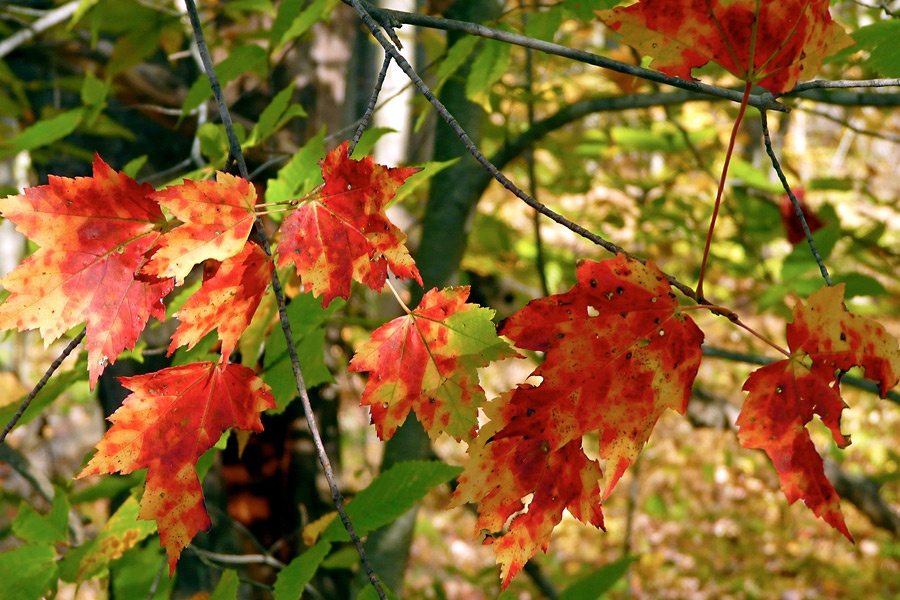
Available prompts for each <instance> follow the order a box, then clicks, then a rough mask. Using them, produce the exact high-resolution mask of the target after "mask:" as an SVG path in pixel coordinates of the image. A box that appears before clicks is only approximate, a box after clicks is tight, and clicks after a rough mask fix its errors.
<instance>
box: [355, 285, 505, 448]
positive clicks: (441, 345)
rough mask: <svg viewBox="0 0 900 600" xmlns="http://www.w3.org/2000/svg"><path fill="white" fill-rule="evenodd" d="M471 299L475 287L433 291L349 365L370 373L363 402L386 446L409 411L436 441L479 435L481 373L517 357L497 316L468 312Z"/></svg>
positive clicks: (474, 308)
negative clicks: (496, 321) (445, 436)
mask: <svg viewBox="0 0 900 600" xmlns="http://www.w3.org/2000/svg"><path fill="white" fill-rule="evenodd" d="M468 297H469V287H468V286H465V287H456V288H446V289H443V290H440V291H438V290H437V289H432V290H431V291H429V292H428V293H426V294H425V296H424V297H423V298H422V301H421V302H420V303H419V306H418V308H416V309H415V310H414V311H412V312H411V313H410V314H408V315H407V316H405V317H399V318H397V319H394V320H393V321H391V322H390V323H386V324H385V325H382V326H381V327H379V328H378V329H377V330H375V331H374V332H373V333H372V337H371V339H370V340H369V341H367V342H366V343H365V344H363V346H361V347H360V348H359V350H357V352H356V354H355V355H354V357H353V360H352V361H350V371H358V372H365V371H368V372H369V381H368V383H367V384H366V389H365V391H364V392H363V395H362V400H361V401H360V402H361V404H363V405H364V406H368V407H369V411H370V414H371V416H372V422H373V423H374V424H375V430H376V431H377V433H378V437H379V438H381V439H383V440H384V439H389V438H390V437H391V436H392V435H394V431H396V429H397V427H399V426H400V425H402V424H403V422H404V421H405V420H406V417H407V415H408V414H409V411H410V409H412V410H414V411H415V413H416V416H417V417H418V419H419V421H420V422H421V423H422V425H423V427H424V428H425V430H426V431H427V432H428V434H429V435H430V436H431V437H432V438H436V437H437V436H438V435H439V434H440V433H441V432H446V433H448V434H449V435H451V436H453V437H454V438H456V439H457V440H466V441H469V440H471V439H472V437H473V436H474V435H475V430H476V429H477V427H478V414H477V411H478V407H479V406H481V405H482V404H484V402H485V397H484V390H483V389H482V388H481V386H480V385H478V372H477V369H478V368H480V367H485V366H487V365H488V364H490V362H491V361H494V360H502V359H504V358H510V357H513V356H516V353H515V352H514V351H513V350H512V348H510V347H509V345H508V344H507V343H506V342H504V341H503V340H501V339H500V338H499V337H498V336H497V331H496V329H495V328H494V324H493V323H492V322H491V317H493V315H494V311H492V310H490V309H487V308H482V307H480V306H477V305H474V304H466V300H467V299H468Z"/></svg>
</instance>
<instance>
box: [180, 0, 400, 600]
mask: <svg viewBox="0 0 900 600" xmlns="http://www.w3.org/2000/svg"><path fill="white" fill-rule="evenodd" d="M185 3H186V5H187V9H188V15H189V16H190V19H191V27H192V28H193V30H194V37H195V38H196V41H197V48H198V50H199V51H200V56H201V57H202V58H203V66H204V68H205V69H206V75H207V77H208V78H209V85H210V87H211V88H212V91H213V95H214V96H215V98H216V104H217V105H218V107H219V113H220V115H221V117H222V123H223V124H224V125H225V131H226V132H227V135H228V144H229V158H230V159H232V160H235V161H236V162H237V165H238V169H239V171H240V174H241V176H242V177H244V178H245V179H247V178H248V177H249V175H248V173H247V164H246V162H245V161H244V155H243V153H242V152H241V145H240V142H239V141H238V139H237V134H236V133H235V131H234V125H233V123H232V120H231V114H230V112H229V110H228V105H227V104H226V103H225V97H224V96H223V94H222V87H221V85H219V80H218V77H216V71H215V67H214V66H213V64H212V58H211V57H210V54H209V48H208V47H207V45H206V38H205V36H204V35H203V28H202V26H201V25H200V16H199V15H198V14H197V6H196V4H195V3H194V0H185ZM255 231H256V235H257V238H258V239H259V243H260V245H261V246H262V248H263V250H265V252H266V255H267V256H272V248H271V247H270V246H269V239H268V237H267V236H266V231H265V228H264V227H263V224H262V221H261V220H260V218H259V216H258V215H257V217H256V222H255ZM272 291H273V292H274V294H275V301H276V303H277V305H278V315H279V317H280V320H281V329H282V331H283V332H284V337H285V340H286V342H287V348H288V353H289V355H290V358H291V368H292V370H293V372H294V379H295V380H296V382H297V391H298V392H299V393H300V402H301V404H302V406H303V413H304V415H305V416H306V422H307V424H308V425H309V431H310V434H311V435H312V438H313V443H314V444H315V446H316V454H317V455H318V457H319V462H321V463H322V469H323V470H324V472H325V479H326V480H327V481H328V487H329V489H330V491H331V500H332V502H333V503H334V507H335V509H336V510H337V512H338V515H339V516H340V518H341V522H342V523H343V525H344V528H345V529H346V530H347V533H348V534H349V535H350V539H351V540H352V541H353V544H354V546H356V551H357V553H358V554H359V559H360V562H361V563H362V565H363V568H364V569H365V570H366V574H367V575H368V577H369V581H370V582H371V583H372V587H374V588H375V591H376V592H377V593H378V596H379V598H381V599H382V600H385V599H386V598H387V596H386V595H385V593H384V590H383V589H382V587H381V583H380V582H379V581H378V577H377V576H376V575H375V572H374V571H373V570H372V566H371V564H370V563H369V560H368V559H367V558H366V551H365V548H363V545H362V541H361V540H360V538H359V535H358V534H357V533H356V530H355V529H354V527H353V523H351V521H350V517H349V516H348V515H347V511H346V510H345V509H344V497H343V495H342V494H341V491H340V490H339V489H338V486H337V481H336V479H335V477H334V469H333V468H332V466H331V460H330V459H329V458H328V453H327V452H326V451H325V443H324V442H323V441H322V434H321V433H320V431H319V426H318V423H317V421H316V415H315V413H314V412H313V409H312V403H311V402H310V400H309V392H308V391H307V389H306V383H305V382H304V380H303V373H302V372H301V370H300V359H299V357H298V356H297V346H296V345H295V343H294V336H293V333H292V331H291V323H290V320H289V319H288V315H287V306H286V304H285V300H284V290H283V288H282V287H281V281H280V280H279V279H278V271H277V269H275V268H272Z"/></svg>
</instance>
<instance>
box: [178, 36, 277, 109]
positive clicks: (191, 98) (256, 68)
mask: <svg viewBox="0 0 900 600" xmlns="http://www.w3.org/2000/svg"><path fill="white" fill-rule="evenodd" d="M267 70H268V56H267V55H266V51H265V50H264V49H263V48H261V47H259V46H257V45H256V44H245V45H242V46H237V47H236V48H234V49H233V50H232V51H231V53H230V54H229V55H228V57H227V58H225V59H224V60H222V61H221V62H220V63H219V64H217V65H216V76H217V77H218V78H219V83H220V84H221V86H222V87H223V88H224V87H225V84H227V83H228V82H229V81H231V80H232V79H235V78H236V77H237V76H238V75H242V74H244V73H248V72H253V73H256V74H257V75H259V76H260V77H262V76H264V75H265V73H266V71H267ZM210 97H212V90H211V89H210V87H209V80H208V79H207V77H206V75H205V74H204V75H201V76H200V77H198V78H197V80H196V81H195V82H194V85H192V86H191V89H190V90H189V91H188V94H187V97H186V98H185V99H184V104H182V105H181V113H182V116H184V115H186V114H188V113H189V112H191V111H192V110H194V109H195V108H197V107H198V106H200V104H202V103H203V101H204V100H206V99H207V98H210Z"/></svg>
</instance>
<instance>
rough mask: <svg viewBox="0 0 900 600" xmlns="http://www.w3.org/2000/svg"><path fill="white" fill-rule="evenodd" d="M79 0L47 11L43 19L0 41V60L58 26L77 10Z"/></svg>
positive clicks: (73, 0)
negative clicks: (38, 35) (35, 37)
mask: <svg viewBox="0 0 900 600" xmlns="http://www.w3.org/2000/svg"><path fill="white" fill-rule="evenodd" d="M79 4H81V0H72V1H71V2H68V3H66V4H63V5H62V6H60V7H59V8H54V9H53V10H51V11H48V12H47V14H45V15H44V16H43V17H41V18H40V19H38V20H37V21H35V22H34V23H32V24H31V25H30V26H29V27H28V28H27V29H23V30H21V31H17V32H15V33H14V34H12V35H11V36H9V37H8V38H6V39H5V40H3V41H0V58H2V57H4V56H6V55H7V54H9V53H10V52H12V51H13V50H15V49H16V48H18V47H19V46H21V45H22V44H24V43H25V42H27V41H29V40H30V39H32V38H33V37H34V36H36V35H37V34H39V33H42V32H44V31H46V30H48V29H50V28H51V27H54V26H56V25H59V24H60V23H62V22H63V21H65V20H66V19H68V18H69V17H71V16H72V15H74V14H75V11H76V10H78V5H79Z"/></svg>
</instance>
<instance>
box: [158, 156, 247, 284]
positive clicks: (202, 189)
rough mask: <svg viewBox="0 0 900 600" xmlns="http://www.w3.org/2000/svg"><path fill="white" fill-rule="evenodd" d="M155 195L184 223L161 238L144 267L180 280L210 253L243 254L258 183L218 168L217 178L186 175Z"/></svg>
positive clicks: (216, 255)
mask: <svg viewBox="0 0 900 600" xmlns="http://www.w3.org/2000/svg"><path fill="white" fill-rule="evenodd" d="M154 197H155V198H156V200H157V201H158V202H159V203H160V204H161V205H162V206H164V207H166V208H167V209H169V212H171V213H172V215H174V216H175V217H176V218H178V219H179V220H181V221H182V222H183V224H182V225H180V226H178V227H175V228H174V229H172V230H171V231H169V232H168V233H166V234H164V235H163V236H162V237H161V238H160V240H159V249H158V250H157V251H156V253H155V254H154V255H153V258H152V259H151V260H150V261H149V262H148V263H147V265H146V267H144V269H145V271H146V272H147V273H151V274H153V275H158V276H160V277H174V278H175V279H176V280H177V281H179V282H181V281H182V280H184V278H185V277H186V276H187V274H188V273H190V271H191V269H192V268H193V267H194V265H198V264H200V263H202V262H203V261H204V260H206V259H208V258H211V259H214V260H218V261H223V260H225V259H227V258H230V257H232V256H235V255H236V254H238V253H239V252H240V251H241V250H242V249H243V248H244V244H245V243H246V241H247V237H248V236H249V235H250V230H251V229H252V228H253V222H254V220H255V219H256V214H255V212H254V209H255V207H256V188H255V187H253V185H251V184H250V183H249V182H248V181H247V180H246V179H242V178H240V177H235V176H233V175H229V174H227V173H221V172H220V173H218V174H217V175H216V181H190V180H187V181H185V182H184V183H183V184H182V185H173V186H170V187H167V188H166V189H164V190H161V191H159V192H156V194H155V195H154Z"/></svg>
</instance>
